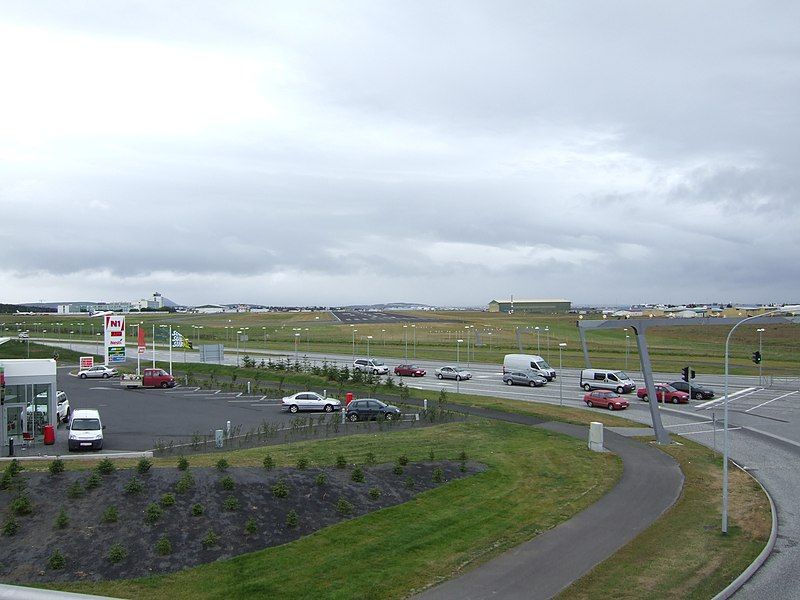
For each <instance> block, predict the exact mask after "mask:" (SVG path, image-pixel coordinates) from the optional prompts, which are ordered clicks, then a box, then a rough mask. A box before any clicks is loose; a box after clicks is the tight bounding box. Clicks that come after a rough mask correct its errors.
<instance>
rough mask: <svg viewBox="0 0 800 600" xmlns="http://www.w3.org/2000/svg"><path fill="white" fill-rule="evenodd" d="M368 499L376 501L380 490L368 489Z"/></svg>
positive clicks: (376, 488) (379, 495) (375, 488)
mask: <svg viewBox="0 0 800 600" xmlns="http://www.w3.org/2000/svg"><path fill="white" fill-rule="evenodd" d="M369 497H370V498H372V499H373V500H377V499H378V498H380V497H381V489H380V488H378V487H372V488H370V489H369Z"/></svg>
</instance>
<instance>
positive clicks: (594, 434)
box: [589, 421, 605, 452]
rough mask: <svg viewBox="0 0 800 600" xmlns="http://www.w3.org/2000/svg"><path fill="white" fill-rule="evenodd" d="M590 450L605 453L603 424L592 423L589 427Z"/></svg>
mask: <svg viewBox="0 0 800 600" xmlns="http://www.w3.org/2000/svg"><path fill="white" fill-rule="evenodd" d="M589 450H593V451H594V452H605V448H604V447H603V424H602V423H598V422H597V421H592V422H591V424H590V425H589Z"/></svg>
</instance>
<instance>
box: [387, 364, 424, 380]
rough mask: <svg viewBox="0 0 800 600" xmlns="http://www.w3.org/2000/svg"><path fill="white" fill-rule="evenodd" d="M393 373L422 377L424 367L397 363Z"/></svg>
mask: <svg viewBox="0 0 800 600" xmlns="http://www.w3.org/2000/svg"><path fill="white" fill-rule="evenodd" d="M394 374H395V375H400V376H402V375H406V376H408V377H424V376H425V369H420V368H419V367H415V366H414V365H397V366H396V367H395V368H394Z"/></svg>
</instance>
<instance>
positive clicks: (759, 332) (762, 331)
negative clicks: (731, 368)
mask: <svg viewBox="0 0 800 600" xmlns="http://www.w3.org/2000/svg"><path fill="white" fill-rule="evenodd" d="M764 331H766V330H765V329H764V328H763V327H760V328H759V329H756V332H758V354H759V356H762V355H763V353H762V352H761V334H762V333H764ZM758 385H761V361H758Z"/></svg>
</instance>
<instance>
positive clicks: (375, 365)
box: [353, 358, 389, 375]
mask: <svg viewBox="0 0 800 600" xmlns="http://www.w3.org/2000/svg"><path fill="white" fill-rule="evenodd" d="M353 369H356V370H358V371H361V372H362V373H372V374H373V375H386V374H387V373H389V367H388V366H386V365H385V364H383V363H382V362H381V361H379V360H376V359H374V358H357V359H356V360H354V361H353Z"/></svg>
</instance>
